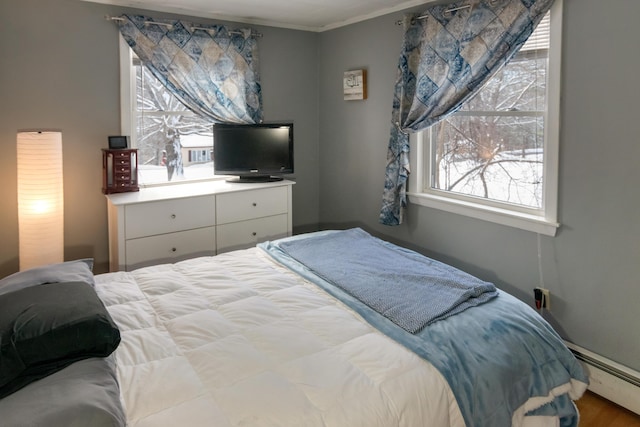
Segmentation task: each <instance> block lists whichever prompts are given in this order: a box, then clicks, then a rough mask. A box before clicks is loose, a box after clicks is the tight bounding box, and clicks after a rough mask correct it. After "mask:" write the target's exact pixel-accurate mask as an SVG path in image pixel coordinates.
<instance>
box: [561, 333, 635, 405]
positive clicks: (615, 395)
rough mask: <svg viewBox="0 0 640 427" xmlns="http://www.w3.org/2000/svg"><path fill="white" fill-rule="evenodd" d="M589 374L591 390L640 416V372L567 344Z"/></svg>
mask: <svg viewBox="0 0 640 427" xmlns="http://www.w3.org/2000/svg"><path fill="white" fill-rule="evenodd" d="M566 344H567V347H569V350H571V352H573V354H574V355H575V356H576V358H577V359H578V360H579V361H580V362H582V364H583V366H584V367H585V369H586V371H587V372H588V374H589V382H590V384H589V390H591V391H592V392H594V393H596V394H598V395H600V396H602V397H604V398H605V399H608V400H610V401H612V402H614V403H617V404H618V405H620V406H622V407H624V408H627V409H628V410H630V411H633V412H635V413H636V414H640V372H638V371H635V370H633V369H631V368H628V367H626V366H624V365H621V364H619V363H616V362H614V361H613V360H610V359H607V358H606V357H603V356H600V355H599V354H596V353H593V352H591V351H589V350H587V349H584V348H582V347H580V346H577V345H575V344H573V343H570V342H567V343H566Z"/></svg>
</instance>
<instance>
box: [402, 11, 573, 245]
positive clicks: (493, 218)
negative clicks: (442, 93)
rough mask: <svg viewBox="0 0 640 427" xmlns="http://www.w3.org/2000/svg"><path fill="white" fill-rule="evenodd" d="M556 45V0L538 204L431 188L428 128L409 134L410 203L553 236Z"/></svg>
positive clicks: (557, 103) (558, 45) (557, 124)
mask: <svg viewBox="0 0 640 427" xmlns="http://www.w3.org/2000/svg"><path fill="white" fill-rule="evenodd" d="M561 50H562V0H556V1H555V2H554V4H553V5H552V7H551V15H550V28H549V65H548V77H547V110H546V112H545V114H544V118H545V129H544V155H543V159H544V160H543V161H544V165H543V177H544V186H543V200H542V207H541V208H540V209H535V208H527V207H525V206H518V205H514V204H509V203H503V202H497V201H492V200H487V199H482V198H478V197H473V196H466V195H462V194H456V193H453V192H448V191H446V190H436V189H433V188H431V185H430V179H431V175H432V171H431V164H432V162H431V152H432V150H431V145H430V138H429V133H430V132H431V129H432V128H433V126H432V127H431V128H429V129H426V130H423V131H420V132H416V133H412V134H411V135H410V164H411V167H412V173H411V174H410V175H409V182H408V191H407V197H408V201H409V202H410V203H414V204H416V205H420V206H426V207H430V208H435V209H439V210H443V211H446V212H451V213H456V214H460V215H464V216H468V217H472V218H476V219H481V220H484V221H489V222H492V223H496V224H502V225H506V226H509V227H514V228H518V229H522V230H527V231H532V232H535V233H539V234H543V235H548V236H555V234H556V231H557V229H558V227H560V224H559V223H558V219H557V211H558V177H559V174H558V167H559V142H560V98H561V94H560V79H561V60H562V55H561V53H562V52H561Z"/></svg>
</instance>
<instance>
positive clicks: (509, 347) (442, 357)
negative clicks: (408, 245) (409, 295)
mask: <svg viewBox="0 0 640 427" xmlns="http://www.w3.org/2000/svg"><path fill="white" fill-rule="evenodd" d="M343 233H345V232H343V231H328V232H318V233H311V234H307V235H300V236H293V237H289V238H285V239H281V240H278V241H274V242H265V243H262V244H260V245H258V246H259V247H260V248H262V249H263V250H265V251H266V252H267V253H268V254H269V255H270V256H272V257H273V258H274V259H275V260H276V261H278V262H279V263H281V264H283V265H284V266H286V267H288V268H289V269H291V270H292V271H294V272H296V273H298V274H300V275H301V276H303V277H304V278H306V279H307V280H309V281H311V282H312V283H314V284H316V285H318V286H319V287H321V288H323V289H324V290H325V291H327V292H328V293H329V294H331V295H333V296H334V297H336V298H338V299H339V300H341V301H342V302H344V303H345V304H346V305H347V306H349V307H350V308H352V309H353V310H355V311H356V312H357V313H359V314H360V315H361V316H362V317H363V318H364V319H365V320H366V321H368V322H369V323H370V324H371V325H373V326H374V327H376V328H377V329H378V330H380V331H381V332H383V333H384V334H386V335H388V336H389V337H391V338H393V339H394V340H396V341H397V342H399V343H400V344H402V345H404V346H405V347H407V348H409V349H410V350H412V351H413V352H414V353H416V354H417V355H419V356H420V357H422V358H424V359H425V360H427V361H429V362H430V363H431V364H432V365H433V366H435V367H436V368H437V369H438V371H440V373H441V374H442V375H443V376H444V378H445V379H446V380H447V382H448V384H449V386H450V387H451V390H452V392H453V394H454V396H455V397H456V401H457V403H458V406H459V408H460V411H461V413H462V416H463V417H464V420H465V424H466V425H467V426H470V427H471V426H478V427H485V426H492V427H501V426H511V425H512V422H515V424H516V425H519V424H521V423H522V422H523V420H524V418H525V417H536V416H555V417H558V418H559V419H560V425H561V426H566V427H574V426H577V423H578V415H577V410H576V408H575V405H574V404H573V402H572V401H571V399H577V398H578V397H580V396H581V395H582V393H583V392H584V390H585V389H586V387H587V384H588V377H587V376H586V374H585V372H584V370H583V368H582V366H581V365H580V363H579V362H578V361H577V360H576V358H575V357H574V356H573V354H572V353H571V352H570V351H569V350H568V349H567V347H566V346H565V345H564V342H563V341H562V339H561V338H560V336H559V335H558V334H557V333H556V332H555V331H554V330H553V328H552V327H551V326H550V325H549V324H548V323H547V322H546V321H545V320H544V319H543V318H542V317H541V316H540V315H539V314H538V313H536V312H535V310H533V309H532V308H531V307H529V306H527V305H526V304H524V303H523V302H521V301H519V300H518V299H516V298H515V297H513V296H511V295H509V294H508V293H506V292H503V291H500V290H498V291H497V292H498V296H497V297H496V298H492V299H491V300H490V301H487V302H486V303H484V304H481V305H478V306H476V307H474V308H472V309H468V310H464V311H462V312H460V313H458V314H456V315H455V316H449V317H447V318H445V319H442V320H440V321H437V322H433V323H432V324H430V325H428V326H426V327H424V328H423V329H422V330H420V331H419V332H417V333H415V334H412V333H409V332H407V331H406V330H404V329H402V328H400V327H399V326H397V325H396V324H394V323H393V322H391V321H389V319H388V318H386V317H384V316H383V315H381V314H379V313H378V312H376V311H375V310H373V309H372V308H371V307H369V306H368V305H367V304H364V303H363V302H361V301H360V300H358V299H357V298H355V297H354V296H353V295H351V294H350V293H348V292H347V291H345V290H343V289H342V288H340V287H338V286H335V285H334V284H332V283H331V282H330V281H328V280H326V279H324V278H323V277H320V276H319V275H318V274H316V273H315V272H314V271H313V269H311V268H309V267H307V266H306V265H305V264H303V263H300V262H299V261H297V260H295V259H294V258H292V257H291V256H289V255H288V254H287V253H286V252H285V251H284V250H282V249H281V246H282V245H283V244H284V245H285V246H286V244H287V243H288V242H293V241H302V240H307V243H308V246H309V247H311V248H312V247H313V240H315V239H316V238H320V237H322V238H325V237H327V238H329V239H330V240H331V239H333V238H339V236H340V235H341V234H342V235H344V234H343ZM371 239H373V237H371ZM386 244H389V243H386ZM389 245H390V244H389ZM403 251H405V250H403ZM406 251H407V252H408V253H411V251H408V250H406ZM413 254H414V256H416V257H422V255H419V254H417V253H415V252H413ZM322 257H327V258H328V259H327V260H326V261H327V262H326V264H327V265H332V264H333V263H334V262H335V261H337V260H336V256H333V255H331V254H327V253H325V254H323V255H322ZM362 258H364V259H366V258H367V254H366V253H363V254H362ZM422 258H425V262H427V263H430V262H435V261H433V260H428V258H426V257H422ZM378 261H379V260H378ZM378 261H376V262H373V263H370V264H371V265H370V266H369V267H370V268H371V269H373V270H372V271H373V273H372V274H373V275H376V274H383V273H384V270H385V268H386V263H379V262H378ZM434 265H437V266H438V268H440V267H441V266H442V264H440V263H437V262H435V264H434ZM447 267H448V268H450V269H453V267H450V266H447ZM344 268H345V274H347V275H348V273H347V271H348V269H347V266H344Z"/></svg>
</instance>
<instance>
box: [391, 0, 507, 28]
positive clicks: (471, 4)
mask: <svg viewBox="0 0 640 427" xmlns="http://www.w3.org/2000/svg"><path fill="white" fill-rule="evenodd" d="M496 1H497V0H489V3H491V4H493V3H495V2H496ZM476 3H477V1H476V2H471V3H469V4H465V5H462V6H458V7H452V8H451V9H447V10H445V11H444V13H451V12H455V11H458V10H462V9H469V8H471V7H473V6H475V4H476ZM428 17H429V15H420V16H417V17H416V18H414V19H416V20H420V19H427V18H428ZM396 25H402V19H399V20H397V21H396Z"/></svg>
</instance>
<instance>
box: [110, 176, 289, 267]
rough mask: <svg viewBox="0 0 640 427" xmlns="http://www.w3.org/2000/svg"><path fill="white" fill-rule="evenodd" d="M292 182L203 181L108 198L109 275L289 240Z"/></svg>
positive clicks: (145, 189) (119, 194)
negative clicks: (264, 242)
mask: <svg viewBox="0 0 640 427" xmlns="http://www.w3.org/2000/svg"><path fill="white" fill-rule="evenodd" d="M293 184H294V182H293V181H287V180H285V181H278V182H270V183H264V184H239V183H228V182H225V181H213V182H200V183H192V184H181V185H171V186H163V187H151V188H143V189H141V190H140V191H139V192H132V193H118V194H109V195H107V196H106V197H107V206H108V216H109V265H110V270H111V271H117V270H128V271H129V270H133V269H135V268H139V267H144V266H147V265H152V264H159V263H166V262H175V261H179V260H182V259H186V258H192V257H196V256H203V255H215V254H217V253H222V252H227V251H231V250H235V249H242V248H247V247H250V246H254V245H255V244H256V243H259V242H262V241H265V240H272V239H277V238H280V237H285V236H290V235H291V229H292V215H291V194H292V185H293Z"/></svg>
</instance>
